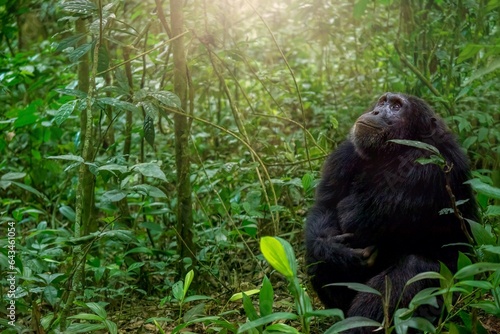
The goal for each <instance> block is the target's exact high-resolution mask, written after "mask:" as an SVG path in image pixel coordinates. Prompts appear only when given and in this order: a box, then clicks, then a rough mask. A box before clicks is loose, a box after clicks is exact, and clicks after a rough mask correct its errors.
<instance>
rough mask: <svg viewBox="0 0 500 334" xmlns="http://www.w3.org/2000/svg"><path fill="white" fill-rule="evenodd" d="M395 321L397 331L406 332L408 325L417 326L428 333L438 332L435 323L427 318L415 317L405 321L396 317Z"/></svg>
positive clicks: (416, 327)
mask: <svg viewBox="0 0 500 334" xmlns="http://www.w3.org/2000/svg"><path fill="white" fill-rule="evenodd" d="M394 322H395V328H396V332H397V333H406V332H407V331H408V327H410V328H415V329H418V330H419V331H422V332H426V333H436V328H435V327H434V325H433V324H432V323H431V322H430V321H429V320H427V319H425V318H420V317H414V318H410V319H406V320H403V321H398V318H395V319H394Z"/></svg>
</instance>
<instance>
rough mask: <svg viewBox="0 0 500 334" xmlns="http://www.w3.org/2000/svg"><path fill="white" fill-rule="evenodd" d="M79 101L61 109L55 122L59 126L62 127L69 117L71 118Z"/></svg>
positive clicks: (69, 103) (67, 104) (71, 102)
mask: <svg viewBox="0 0 500 334" xmlns="http://www.w3.org/2000/svg"><path fill="white" fill-rule="evenodd" d="M77 101H78V100H72V101H69V102H67V103H65V104H63V105H62V106H61V107H59V109H58V110H57V113H56V115H55V116H54V120H55V121H56V123H57V125H61V124H62V123H63V122H64V121H65V120H67V119H68V117H69V116H71V114H72V113H73V111H75V106H76V103H77Z"/></svg>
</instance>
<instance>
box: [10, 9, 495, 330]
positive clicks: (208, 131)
mask: <svg viewBox="0 0 500 334" xmlns="http://www.w3.org/2000/svg"><path fill="white" fill-rule="evenodd" d="M172 3H178V1H174V0H172ZM181 3H183V4H184V1H181ZM170 5H171V3H170V1H105V2H101V1H87V0H73V1H41V0H23V1H15V0H6V1H3V2H0V17H1V19H2V25H1V26H0V27H1V33H0V36H1V40H0V130H1V131H0V213H1V218H0V231H1V234H0V236H1V239H0V267H1V268H2V276H1V277H0V279H1V284H2V289H3V290H2V295H1V299H0V300H1V303H0V315H1V317H0V328H5V329H3V330H4V333H21V332H24V331H27V330H32V331H34V332H36V333H49V332H50V333H57V332H65V333H70V332H110V333H116V332H119V331H125V330H129V331H136V332H158V331H159V332H161V331H163V332H166V333H167V332H177V331H186V330H190V331H192V332H197V333H209V332H221V333H233V332H238V331H240V332H244V331H248V332H249V333H262V332H267V333H270V332H286V333H295V332H297V331H298V332H302V333H315V332H322V331H325V330H328V328H330V326H331V325H333V324H334V323H335V325H333V326H337V327H332V328H330V329H329V330H330V331H331V332H336V331H338V330H340V329H342V328H346V327H342V326H350V325H352V324H353V321H354V322H355V323H354V325H356V324H358V325H359V324H360V323H362V321H368V320H360V319H354V320H352V319H351V320H349V319H346V320H343V321H341V319H342V318H343V315H341V314H339V313H338V312H337V311H331V310H330V311H325V310H321V307H320V305H319V303H318V302H317V300H316V298H315V297H314V294H313V293H312V292H311V290H310V289H309V286H308V282H307V277H306V276H305V275H304V264H303V260H302V255H303V246H302V242H303V238H302V228H303V221H304V217H305V215H306V212H307V209H308V208H309V207H310V206H311V203H312V201H313V198H314V189H315V186H316V183H317V180H318V177H319V172H320V169H321V165H322V163H323V161H324V158H325V156H326V155H327V154H328V152H330V150H332V149H333V148H335V147H336V146H337V145H338V144H339V143H340V142H341V141H342V140H343V139H344V138H345V136H346V135H347V133H348V131H349V128H350V126H351V124H352V121H353V120H354V119H355V118H356V117H357V116H358V115H359V114H360V113H362V112H363V111H364V110H366V109H367V108H368V106H369V105H370V104H371V103H372V102H373V100H374V99H375V98H376V97H377V96H379V95H380V94H381V93H383V92H385V91H401V92H405V93H409V94H414V95H418V96H420V97H422V98H424V99H426V100H427V101H429V103H430V104H432V105H433V107H434V108H435V109H436V111H437V112H438V113H439V114H440V115H441V116H442V117H443V118H444V119H445V120H446V121H447V123H448V125H449V126H450V128H451V129H452V130H453V131H454V132H455V133H456V134H457V136H458V137H459V139H460V142H461V143H462V144H463V147H464V149H465V150H467V153H468V155H469V157H470V159H471V162H472V166H473V180H472V181H471V182H472V185H473V187H474V189H475V190H476V193H477V199H478V202H479V204H480V207H481V210H482V221H481V222H472V223H471V226H472V230H473V232H474V236H475V238H476V241H477V244H476V245H474V246H473V247H471V250H470V253H468V254H463V255H461V257H460V263H459V268H460V270H459V271H458V272H457V273H450V272H448V271H447V270H446V268H443V270H442V271H441V273H439V274H438V273H434V274H427V275H436V276H435V278H439V279H440V280H441V282H442V289H440V290H439V291H427V292H423V293H422V295H420V296H419V298H420V299H417V300H416V301H415V303H414V304H412V307H416V306H418V305H420V304H421V303H432V302H433V301H434V298H435V296H437V295H444V296H445V301H446V303H445V304H446V308H447V311H448V313H447V314H446V315H444V314H443V315H442V321H441V322H440V324H439V325H438V326H437V327H432V328H431V327H428V324H425V323H422V322H418V320H417V321H416V322H412V321H413V320H411V318H410V317H409V316H410V315H411V309H407V310H400V311H399V313H397V314H396V315H395V317H394V318H393V322H391V323H385V324H383V325H382V327H383V328H384V330H385V331H386V332H390V331H392V330H395V331H396V332H397V333H403V332H404V331H405V330H406V328H407V327H406V326H408V325H411V326H414V327H415V326H416V327H417V328H421V329H425V330H427V331H434V330H436V331H438V332H449V333H486V332H487V331H490V332H494V331H495V330H496V331H497V332H498V331H499V330H500V326H499V324H498V321H497V320H496V319H497V318H496V317H498V316H500V288H499V280H500V271H499V269H498V263H499V262H500V261H499V256H500V242H499V232H500V226H499V216H500V206H499V200H500V190H499V186H500V167H499V162H500V160H499V154H498V153H499V140H500V127H499V121H500V120H499V118H500V112H499V110H500V99H498V96H500V81H499V80H498V69H499V67H500V66H499V64H500V62H499V55H500V49H499V47H498V45H499V43H500V40H499V34H498V29H499V10H500V2H498V1H494V0H492V1H468V2H466V3H462V2H456V1H401V2H400V1H390V0H389V1H387V0H386V1H376V2H371V1H366V0H357V1H344V0H338V1H297V0H289V1H258V0H238V1H231V0H217V1H204V0H196V1H188V2H185V4H184V7H183V8H182V11H183V14H184V25H183V26H181V27H183V28H182V31H184V33H183V35H182V41H183V46H184V47H185V52H184V56H185V61H186V64H185V66H181V67H180V68H179V67H178V63H176V62H175V61H174V60H175V59H174V53H176V52H177V51H176V50H178V49H175V48H173V47H172V44H173V41H172V40H176V39H178V38H179V37H178V36H177V35H172V30H171V28H172V25H174V26H175V22H174V21H175V20H174V21H173V20H172V17H171V16H170V14H171V13H172V7H169V6H170ZM177 54H178V53H177ZM176 71H181V72H182V71H184V73H185V74H186V77H185V80H186V82H185V88H186V90H187V91H186V94H185V96H178V95H176V94H175V92H177V87H175V85H174V78H175V77H176V75H178V73H177V74H176ZM175 115H177V116H178V118H175V117H176V116H175ZM179 117H184V118H185V120H186V122H185V124H184V125H183V126H184V128H182V129H180V130H184V131H185V132H184V133H185V135H186V136H187V139H188V145H185V146H184V147H181V148H178V147H176V135H177V134H178V132H177V133H176V131H179V127H180V125H179V122H178V120H179ZM87 133H90V134H91V135H86V134H87ZM177 142H178V141H177ZM178 150H181V151H182V152H183V153H182V154H183V155H184V156H185V157H186V156H187V157H188V161H189V164H188V165H187V175H188V177H186V178H182V177H179V175H180V172H179V168H178V167H179V166H178V161H179V155H178V154H179V152H178ZM182 154H181V155H182ZM183 168H186V165H184V167H183ZM184 171H186V169H185V170H184ZM181 182H184V183H182V184H186V183H185V182H189V187H190V192H189V194H190V196H189V197H190V199H191V200H192V204H191V205H190V206H188V210H185V211H184V212H183V213H182V214H183V215H185V214H187V215H192V217H190V218H189V219H186V220H180V219H178V218H179V217H180V214H179V211H178V209H179V208H180V207H182V206H183V205H184V203H185V201H184V199H182V200H179V198H182V197H179V192H180V189H181V188H180V184H181ZM182 189H185V188H182ZM183 217H184V216H183ZM190 221H192V225H190V226H187V224H188V223H189V222H190ZM186 226H187V229H186V230H184V228H185V227H186ZM264 236H279V237H280V239H273V238H270V239H262V237H264ZM285 240H286V241H285ZM276 242H277V243H278V244H276ZM270 244H271V245H274V246H273V247H270ZM280 247H283V251H279V250H280V249H281V248H280ZM261 250H262V251H261ZM266 250H267V253H266ZM272 252H278V253H279V254H274V255H273V253H272ZM273 268H274V269H273ZM4 273H5V274H4ZM9 273H12V274H9ZM9 275H12V276H13V277H15V279H14V280H11V279H10V278H11V277H10V276H9ZM437 275H439V277H438V276H437ZM415 279H418V277H417V278H415ZM11 287H14V288H13V290H12V289H11ZM353 288H356V289H366V287H362V286H353ZM372 292H373V291H372ZM451 292H456V293H458V295H459V296H460V297H459V298H458V299H456V300H455V299H451V298H449V296H450V295H451ZM373 293H376V292H373ZM12 297H15V298H12ZM12 301H14V305H15V313H14V314H15V321H14V322H13V323H15V326H11V325H10V324H9V321H11V319H12V318H9V315H11V313H12V312H11V309H12V308H11V306H10V305H12V304H11V302H12ZM495 321H496V322H495Z"/></svg>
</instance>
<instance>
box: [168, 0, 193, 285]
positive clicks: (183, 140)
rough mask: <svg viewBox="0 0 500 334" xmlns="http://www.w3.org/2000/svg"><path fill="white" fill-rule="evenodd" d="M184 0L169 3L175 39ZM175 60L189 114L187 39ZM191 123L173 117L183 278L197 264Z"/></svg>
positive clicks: (178, 88)
mask: <svg viewBox="0 0 500 334" xmlns="http://www.w3.org/2000/svg"><path fill="white" fill-rule="evenodd" d="M183 3H184V0H171V1H170V15H171V22H172V37H175V36H178V35H180V34H182V33H183V32H184V31H183V30H184V14H183V12H182V10H183V8H182V7H183ZM172 53H173V59H174V93H175V94H176V95H177V96H178V97H179V98H180V100H181V107H182V110H184V111H187V110H188V94H187V93H188V75H187V65H186V55H185V51H184V39H183V37H180V38H178V39H176V40H174V41H173V42H172ZM189 124H190V123H189V122H188V119H187V117H185V116H183V115H179V114H175V115H174V127H175V160H176V168H177V251H178V254H179V256H180V258H181V259H182V261H179V268H178V269H179V273H180V275H181V276H184V275H185V273H186V272H187V271H189V270H190V269H191V268H189V267H190V266H185V262H184V259H185V258H190V259H191V266H193V265H194V263H195V248H194V243H193V211H192V210H193V209H192V199H191V181H190V179H189V170H190V168H189V164H190V159H189V130H190V129H189Z"/></svg>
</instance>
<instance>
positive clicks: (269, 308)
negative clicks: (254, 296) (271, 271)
mask: <svg viewBox="0 0 500 334" xmlns="http://www.w3.org/2000/svg"><path fill="white" fill-rule="evenodd" d="M273 302H274V290H273V286H272V285H271V282H270V281H269V278H267V276H264V279H263V280H262V288H261V289H260V293H259V308H260V316H261V317H264V316H266V315H269V314H271V313H273Z"/></svg>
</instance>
